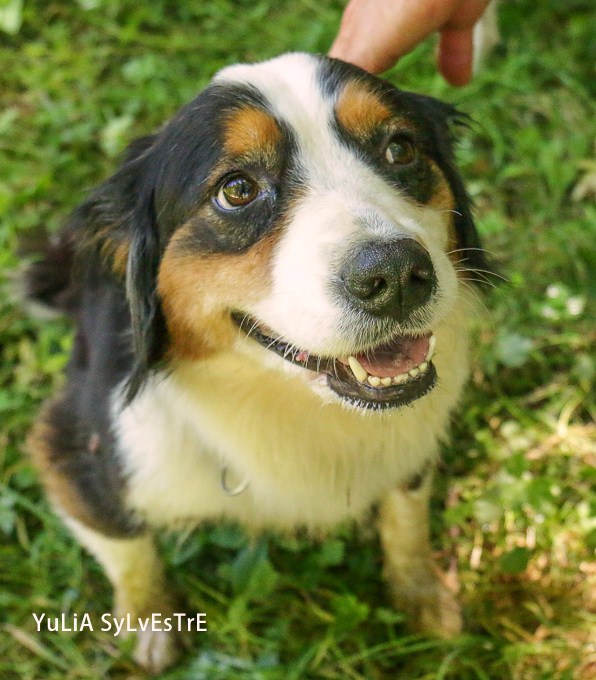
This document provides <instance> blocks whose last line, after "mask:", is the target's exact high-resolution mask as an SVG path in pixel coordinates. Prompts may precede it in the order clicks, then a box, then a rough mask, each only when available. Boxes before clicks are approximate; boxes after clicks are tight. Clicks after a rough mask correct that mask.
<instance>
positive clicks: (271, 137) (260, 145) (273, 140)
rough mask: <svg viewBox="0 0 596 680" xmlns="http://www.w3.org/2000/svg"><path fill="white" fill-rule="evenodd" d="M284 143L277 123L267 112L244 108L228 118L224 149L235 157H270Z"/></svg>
mask: <svg viewBox="0 0 596 680" xmlns="http://www.w3.org/2000/svg"><path fill="white" fill-rule="evenodd" d="M281 141H282V133H281V130H280V128H279V125H278V124H277V121H276V120H275V119H274V118H273V117H272V116H271V115H270V114H268V113H267V112H266V111H263V110H262V109H257V108H255V107H244V108H241V109H238V110H236V111H234V112H232V113H231V114H230V115H228V116H227V117H226V121H225V127H224V149H225V150H226V151H227V152H228V153H229V154H230V155H233V156H254V155H257V156H270V155H272V154H273V153H275V150H276V148H277V147H278V145H279V144H280V142H281Z"/></svg>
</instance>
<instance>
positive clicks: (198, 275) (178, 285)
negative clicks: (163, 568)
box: [158, 225, 277, 360]
mask: <svg viewBox="0 0 596 680" xmlns="http://www.w3.org/2000/svg"><path fill="white" fill-rule="evenodd" d="M190 229H191V226H189V225H187V226H184V227H182V228H181V229H179V230H178V232H177V233H176V234H175V235H174V237H173V238H172V240H171V241H170V243H169V244H168V247H167V248H166V252H165V253H164V257H163V260H162V262H161V266H160V269H159V277H158V293H159V296H160V298H161V301H162V307H163V310H164V314H165V317H166V323H167V325H168V330H169V332H170V336H171V339H172V342H171V349H170V351H171V354H172V355H173V356H176V357H178V358H181V359H193V360H197V359H204V358H206V357H208V356H211V355H213V354H214V353H217V352H221V351H224V350H225V349H226V348H228V347H230V346H231V344H232V342H233V340H234V337H235V336H236V334H237V329H236V328H235V326H234V324H233V323H232V321H231V319H230V312H231V311H233V308H232V306H233V305H241V304H242V303H244V304H246V303H247V302H248V303H250V302H251V301H252V300H253V299H254V298H255V297H256V296H258V295H262V294H264V293H266V292H267V290H268V287H269V285H270V276H271V266H270V263H271V258H272V251H273V248H274V246H275V243H276V240H277V235H276V234H271V235H270V236H268V237H266V238H264V239H262V240H261V241H259V242H258V243H257V244H256V245H255V246H253V247H252V248H251V249H250V250H248V251H247V252H246V253H242V254H225V255H224V254H220V253H217V254H208V255H205V254H199V253H197V252H194V251H191V252H189V251H188V250H185V249H184V247H183V246H181V243H182V242H183V241H184V240H185V239H186V238H188V235H189V231H190Z"/></svg>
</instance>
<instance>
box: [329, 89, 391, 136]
mask: <svg viewBox="0 0 596 680" xmlns="http://www.w3.org/2000/svg"><path fill="white" fill-rule="evenodd" d="M335 112H336V115H337V119H338V121H339V123H340V124H341V125H342V127H344V128H345V129H346V130H347V131H348V132H349V133H352V134H353V135H355V136H356V137H360V138H366V137H368V136H369V135H370V133H371V132H372V131H374V130H375V128H378V127H379V126H380V125H381V124H382V123H384V122H385V121H387V120H389V119H391V118H393V117H394V115H393V113H392V111H391V109H389V108H388V107H387V106H386V105H385V104H384V103H383V102H382V101H381V100H380V99H379V97H378V96H377V95H376V94H374V92H371V91H370V90H369V89H367V88H366V87H364V86H363V85H362V84H360V83H357V82H350V83H348V84H347V85H346V86H345V87H344V89H343V91H342V93H341V94H340V96H339V99H338V101H337V104H336V107H335Z"/></svg>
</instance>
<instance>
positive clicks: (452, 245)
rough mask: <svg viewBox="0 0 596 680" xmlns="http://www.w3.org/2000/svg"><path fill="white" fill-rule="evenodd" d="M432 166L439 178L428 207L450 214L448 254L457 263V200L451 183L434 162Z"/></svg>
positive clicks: (458, 257)
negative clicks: (455, 213) (455, 219)
mask: <svg viewBox="0 0 596 680" xmlns="http://www.w3.org/2000/svg"><path fill="white" fill-rule="evenodd" d="M431 166H432V168H433V171H434V173H435V177H436V178H437V186H436V187H435V190H434V193H433V195H432V197H431V199H430V201H428V203H426V205H427V206H428V207H429V208H432V209H433V210H436V211H437V212H444V213H449V221H448V230H449V243H448V246H447V253H448V257H449V259H450V260H451V261H452V262H454V263H455V262H457V261H458V260H459V259H460V255H458V254H457V253H453V252H452V251H454V250H456V248H457V233H456V231H455V221H454V219H453V218H454V216H455V215H454V212H453V211H454V210H455V199H454V198H453V193H452V192H451V188H450V186H449V182H447V180H446V179H445V176H444V175H443V173H442V171H441V169H440V168H439V166H438V165H437V164H436V163H434V162H431Z"/></svg>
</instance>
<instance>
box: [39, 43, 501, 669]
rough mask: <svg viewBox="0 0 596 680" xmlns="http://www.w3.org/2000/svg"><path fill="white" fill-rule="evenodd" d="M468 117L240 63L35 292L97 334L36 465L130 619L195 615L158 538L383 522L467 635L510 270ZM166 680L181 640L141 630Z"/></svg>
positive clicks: (91, 200)
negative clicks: (444, 526)
mask: <svg viewBox="0 0 596 680" xmlns="http://www.w3.org/2000/svg"><path fill="white" fill-rule="evenodd" d="M461 122H464V123H465V119H464V118H463V116H462V115H461V114H460V113H458V111H457V110H456V109H455V108H454V107H452V106H451V105H448V104H445V103H442V102H440V101H438V100H435V99H433V98H430V97H426V96H422V95H419V94H413V93H409V92H405V91H401V90H398V89H396V88H394V87H393V86H392V85H390V84H389V83H388V82H385V81H383V80H381V79H379V78H376V77H374V76H371V75H370V74H368V73H365V72H364V71H361V70H360V69H358V68H356V67H354V66H351V65H348V64H346V63H343V62H341V61H338V60H334V59H329V58H326V57H319V56H313V55H307V54H300V53H292V54H286V55H283V56H281V57H277V58H275V59H272V60H269V61H265V62H261V63H257V64H240V65H233V66H229V67H226V68H224V69H223V70H222V71H220V72H219V73H218V74H216V76H215V77H214V78H213V80H212V81H211V82H210V84H209V85H208V86H207V87H206V89H205V90H203V91H202V92H201V93H200V94H199V95H198V96H197V97H196V98H195V99H194V100H193V101H191V102H190V103H189V104H187V105H185V106H183V107H182V108H181V109H180V110H179V111H178V113H176V114H175V115H174V117H173V118H172V120H170V121H169V122H168V123H167V124H166V125H165V126H164V127H163V128H162V129H161V130H159V131H158V132H157V133H156V134H153V135H151V136H148V137H145V138H143V139H141V140H139V141H137V142H134V143H133V144H132V145H131V146H130V147H129V149H128V151H127V152H126V155H125V157H124V159H123V163H122V165H121V166H120V167H119V169H117V171H116V172H115V174H114V175H113V176H112V177H110V178H109V179H108V180H107V181H105V182H104V183H103V184H102V185H100V186H99V187H98V188H97V189H96V190H94V191H93V192H92V193H90V195H89V197H88V198H87V199H86V200H85V201H84V202H83V203H82V205H81V206H80V207H78V208H77V209H76V210H75V211H74V213H73V215H72V216H71V218H70V220H69V221H68V222H67V223H66V225H65V227H64V228H63V230H62V231H61V232H60V233H59V234H58V235H57V236H55V237H54V239H53V240H51V241H50V242H49V244H48V246H47V249H46V251H45V253H44V255H43V257H42V258H41V259H40V260H39V261H37V262H34V263H32V264H31V265H30V267H29V270H28V274H27V285H28V291H29V296H30V298H31V299H32V300H35V301H37V302H40V303H43V304H45V305H47V306H48V307H51V308H54V309H57V310H60V311H62V312H66V313H68V314H70V315H71V316H72V317H73V319H74V321H75V323H76V335H75V339H74V347H73V350H72V357H71V359H70V363H69V366H68V369H67V381H66V386H65V388H64V390H63V391H62V393H61V394H60V395H59V396H57V398H55V399H54V400H53V401H52V402H51V403H49V405H47V406H46V407H45V408H44V410H43V411H42V414H41V415H40V417H39V419H38V420H37V423H36V425H35V426H34V428H33V431H32V434H31V437H30V445H29V448H30V450H31V455H32V459H33V461H34V464H35V466H36V467H37V469H38V470H39V472H40V475H41V479H42V480H43V483H44V485H45V488H46V490H47V493H48V495H49V498H50V499H51V501H52V503H53V505H54V506H55V508H56V510H57V512H58V513H59V514H60V515H61V516H62V518H63V519H64V521H65V523H66V525H67V526H68V527H69V528H70V530H71V531H72V532H73V534H74V535H75V536H76V538H77V539H78V540H79V541H80V542H81V543H82V544H83V545H84V546H85V547H86V548H87V549H88V550H89V551H90V552H91V553H92V554H93V555H94V556H95V558H96V559H97V560H98V561H99V563H100V564H101V565H102V566H103V568H104V570H105V572H106V574H107V576H108V577H109V579H110V581H111V583H112V585H113V588H114V593H115V608H116V610H117V611H118V612H120V613H129V614H130V615H131V616H133V617H137V616H138V617H140V616H146V615H147V614H151V613H153V612H159V613H161V614H163V615H166V614H167V613H168V612H172V611H175V608H174V604H173V600H172V596H171V594H170V593H169V590H168V586H167V584H166V582H165V577H164V572H163V569H162V567H161V565H160V561H159V558H158V555H157V553H156V549H155V547H154V543H153V539H152V533H151V532H152V531H153V530H158V529H161V528H175V527H179V526H181V525H183V526H188V525H189V524H190V525H198V524H200V523H201V522H204V521H210V520H218V519H222V518H223V519H226V520H229V521H232V522H238V523H240V524H242V525H244V526H246V527H248V528H249V529H250V530H251V531H252V532H254V531H259V530H275V531H281V532H289V531H294V530H296V529H298V528H300V529H302V530H306V531H308V532H311V533H312V534H313V535H320V533H321V532H324V531H328V530H331V529H332V528H333V527H334V526H336V525H337V524H338V523H342V522H346V521H354V522H359V521H360V522H362V521H363V520H364V519H365V518H368V517H370V513H371V509H375V508H376V515H377V517H378V526H379V532H380V539H381V545H382V547H383V552H384V576H385V579H386V580H387V583H388V587H389V591H390V595H391V597H392V600H393V602H394V603H395V605H396V606H397V607H399V608H401V609H403V610H405V611H407V612H408V613H409V616H410V619H411V621H412V622H413V624H414V625H415V626H416V627H417V628H418V629H420V630H423V631H428V632H434V633H438V634H440V635H448V634H452V633H455V632H457V631H458V630H459V629H460V626H461V616H460V611H459V607H458V605H457V602H456V598H455V596H454V595H453V594H452V593H451V591H450V590H449V589H448V588H447V587H446V586H445V585H444V584H443V582H442V580H441V578H440V577H439V576H438V575H437V571H436V570H435V568H434V566H433V561H432V555H431V548H430V545H429V537H428V533H429V532H428V500H429V494H430V487H431V478H432V471H433V467H434V465H435V463H436V461H437V457H438V449H439V444H440V442H441V440H442V439H443V438H444V437H445V436H446V432H447V429H448V421H449V418H450V413H451V412H452V410H453V408H454V407H455V405H456V404H457V402H458V399H459V397H460V394H461V392H462V387H463V386H464V383H465V381H466V377H467V372H468V368H467V359H468V353H469V350H468V330H467V329H468V325H469V324H468V321H469V318H470V315H471V313H470V309H471V305H470V299H471V297H473V296H470V290H469V288H470V284H469V282H468V280H467V279H469V278H472V279H473V278H479V277H478V276H474V275H473V274H470V272H472V273H473V272H482V271H485V270H488V268H489V265H488V263H487V262H486V260H485V255H484V251H483V250H482V247H481V245H480V240H479V236H478V234H477V230H476V228H475V225H474V222H473V218H472V215H471V208H470V201H469V198H468V195H467V193H466V190H465V188H464V185H463V183H462V180H461V178H460V175H459V174H458V171H457V170H456V167H455V165H454V160H453V151H452V146H453V129H454V126H456V125H457V124H458V123H461ZM136 644H137V646H136V650H135V658H136V660H137V661H138V662H139V663H140V664H141V665H142V666H144V667H145V668H146V669H147V670H148V671H150V672H153V673H157V672H160V671H161V670H163V669H164V668H166V667H168V666H169V665H171V664H172V663H173V662H174V660H175V658H176V655H177V647H178V643H177V639H176V635H175V633H174V632H169V633H166V632H163V631H151V630H145V631H142V632H140V633H139V635H138V639H137V643H136Z"/></svg>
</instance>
